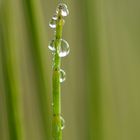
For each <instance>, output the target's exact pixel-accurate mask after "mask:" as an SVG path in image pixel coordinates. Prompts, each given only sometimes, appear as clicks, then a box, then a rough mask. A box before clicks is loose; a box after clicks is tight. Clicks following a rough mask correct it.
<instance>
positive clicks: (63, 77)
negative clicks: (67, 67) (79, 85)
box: [60, 69, 66, 83]
mask: <svg viewBox="0 0 140 140" xmlns="http://www.w3.org/2000/svg"><path fill="white" fill-rule="evenodd" d="M65 80H66V73H65V71H64V70H62V69H60V83H62V82H64V81H65Z"/></svg>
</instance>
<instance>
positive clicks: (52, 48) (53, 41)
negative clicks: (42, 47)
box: [48, 39, 55, 52]
mask: <svg viewBox="0 0 140 140" xmlns="http://www.w3.org/2000/svg"><path fill="white" fill-rule="evenodd" d="M48 48H49V49H50V50H51V51H53V52H54V51H55V40H54V39H53V40H52V41H51V42H50V43H49V45H48Z"/></svg>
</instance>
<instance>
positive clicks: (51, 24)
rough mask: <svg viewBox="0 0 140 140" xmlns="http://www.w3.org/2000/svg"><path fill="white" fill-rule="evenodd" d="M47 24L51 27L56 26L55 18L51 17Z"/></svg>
mask: <svg viewBox="0 0 140 140" xmlns="http://www.w3.org/2000/svg"><path fill="white" fill-rule="evenodd" d="M49 26H50V27H51V28H56V20H54V19H53V18H52V19H51V21H50V22H49Z"/></svg>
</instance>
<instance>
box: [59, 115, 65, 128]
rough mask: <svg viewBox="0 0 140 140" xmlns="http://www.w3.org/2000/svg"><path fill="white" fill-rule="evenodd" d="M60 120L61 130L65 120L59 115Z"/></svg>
mask: <svg viewBox="0 0 140 140" xmlns="http://www.w3.org/2000/svg"><path fill="white" fill-rule="evenodd" d="M60 120H61V130H63V129H64V128H65V120H64V118H63V117H62V116H61V117H60Z"/></svg>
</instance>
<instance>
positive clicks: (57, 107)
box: [52, 14, 63, 140]
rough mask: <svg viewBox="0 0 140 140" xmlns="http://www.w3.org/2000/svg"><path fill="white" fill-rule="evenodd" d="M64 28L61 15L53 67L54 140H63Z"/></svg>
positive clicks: (58, 21)
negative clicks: (61, 66) (62, 79)
mask: <svg viewBox="0 0 140 140" xmlns="http://www.w3.org/2000/svg"><path fill="white" fill-rule="evenodd" d="M62 27H63V19H62V16H61V15H60V14H59V16H58V20H57V25H56V34H55V40H56V42H55V49H56V52H55V54H54V62H53V63H54V65H53V81H52V82H53V83H52V85H53V126H52V127H53V130H52V131H53V140H62V130H61V88H60V65H61V58H60V57H59V49H60V45H61V38H62Z"/></svg>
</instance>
